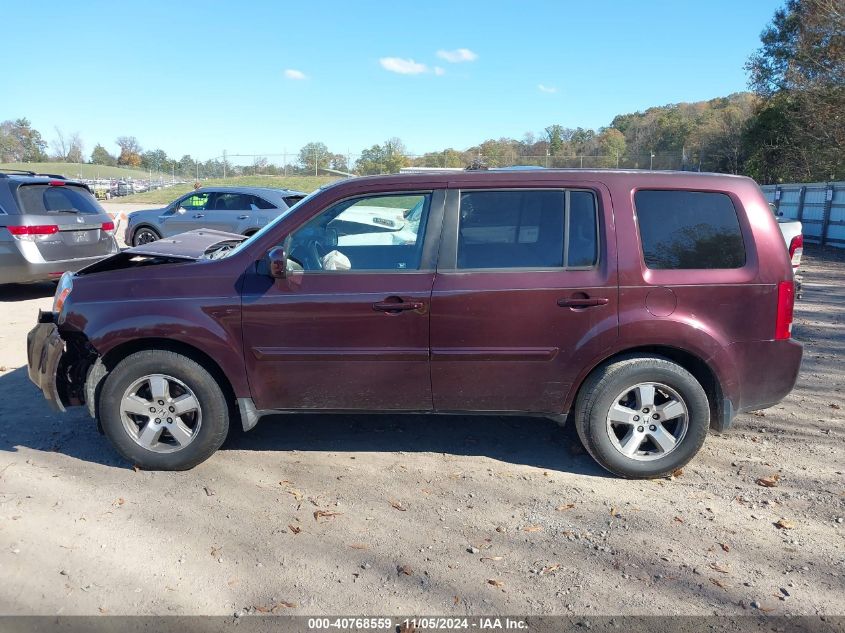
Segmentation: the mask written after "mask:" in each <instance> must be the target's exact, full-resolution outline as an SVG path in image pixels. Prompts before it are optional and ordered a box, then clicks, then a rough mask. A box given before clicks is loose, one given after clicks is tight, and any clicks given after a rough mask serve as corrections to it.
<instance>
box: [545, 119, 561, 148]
mask: <svg viewBox="0 0 845 633" xmlns="http://www.w3.org/2000/svg"><path fill="white" fill-rule="evenodd" d="M546 136H547V137H548V139H549V146H548V151H549V155H550V156H560V155H561V154H562V153H563V127H562V126H560V125H557V124H555V125H550V126H549V127H547V128H546Z"/></svg>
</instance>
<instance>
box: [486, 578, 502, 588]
mask: <svg viewBox="0 0 845 633" xmlns="http://www.w3.org/2000/svg"><path fill="white" fill-rule="evenodd" d="M487 584H488V585H493V586H494V587H504V586H505V583H503V582H502V581H501V580H496V579H495V578H488V579H487Z"/></svg>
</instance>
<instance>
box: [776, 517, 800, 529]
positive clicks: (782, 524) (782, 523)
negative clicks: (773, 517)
mask: <svg viewBox="0 0 845 633" xmlns="http://www.w3.org/2000/svg"><path fill="white" fill-rule="evenodd" d="M774 525H775V527H776V528H779V529H781V530H792V529H794V528H795V524H794V523H792V521H787V520H786V519H783V518H780V519H778V520H777V521H776V522H775V524H774Z"/></svg>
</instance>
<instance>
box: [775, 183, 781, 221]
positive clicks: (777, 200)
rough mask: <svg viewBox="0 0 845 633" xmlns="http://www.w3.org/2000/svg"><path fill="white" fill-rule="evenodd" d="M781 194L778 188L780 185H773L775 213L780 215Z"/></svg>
mask: <svg viewBox="0 0 845 633" xmlns="http://www.w3.org/2000/svg"><path fill="white" fill-rule="evenodd" d="M781 196H783V192H782V191H781V189H780V185H775V193H774V198H775V215H780V199H781Z"/></svg>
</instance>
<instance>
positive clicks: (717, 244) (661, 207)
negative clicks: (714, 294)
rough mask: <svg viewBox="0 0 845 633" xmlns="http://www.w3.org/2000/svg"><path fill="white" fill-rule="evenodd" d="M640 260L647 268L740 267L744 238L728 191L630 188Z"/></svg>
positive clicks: (743, 252) (743, 256) (743, 263)
mask: <svg viewBox="0 0 845 633" xmlns="http://www.w3.org/2000/svg"><path fill="white" fill-rule="evenodd" d="M634 203H635V204H636V208H637V223H638V224H639V228H640V240H641V242H642V247H643V257H644V259H645V264H646V266H648V267H649V268H652V269H675V270H678V269H681V270H684V269H712V268H742V267H743V266H744V265H745V244H744V243H743V241H742V232H741V231H740V228H739V220H738V218H737V215H736V209H735V208H734V205H733V202H732V201H731V198H730V196H728V195H727V194H724V193H715V192H710V191H648V190H641V191H637V192H636V194H634Z"/></svg>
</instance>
